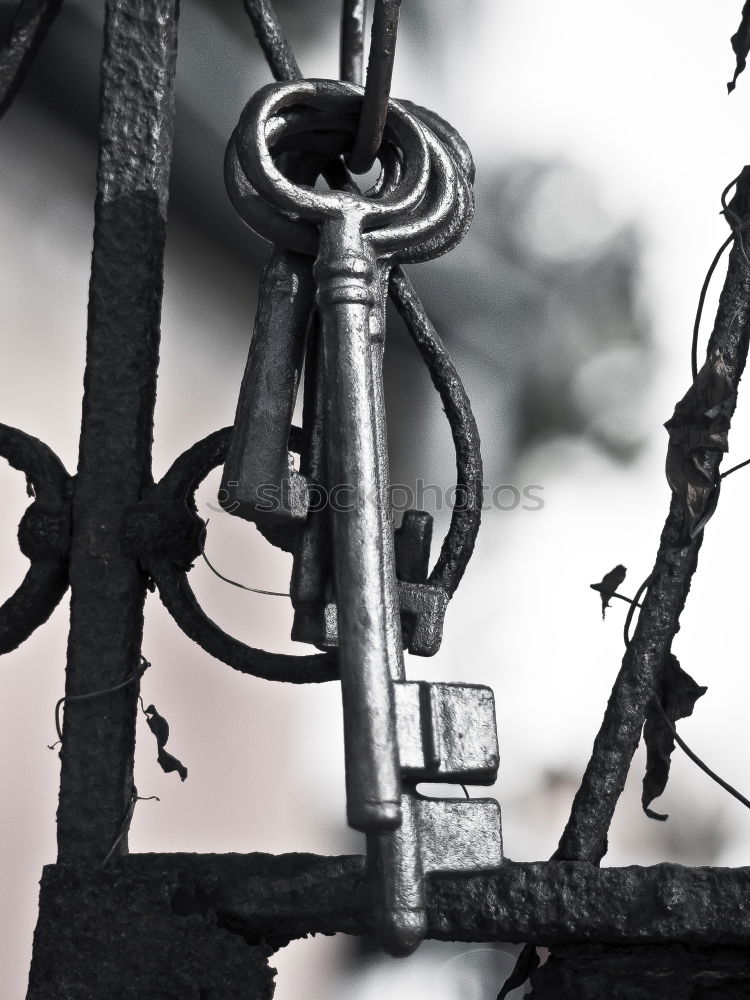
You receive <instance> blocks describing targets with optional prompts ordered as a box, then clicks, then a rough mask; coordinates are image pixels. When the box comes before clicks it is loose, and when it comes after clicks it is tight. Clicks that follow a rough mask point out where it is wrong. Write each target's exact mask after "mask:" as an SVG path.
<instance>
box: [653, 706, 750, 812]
mask: <svg viewBox="0 0 750 1000" xmlns="http://www.w3.org/2000/svg"><path fill="white" fill-rule="evenodd" d="M654 704H655V705H656V707H657V708H658V709H659V712H660V713H661V717H662V719H663V720H664V722H665V723H666V724H667V726H668V728H669V731H670V732H671V733H672V736H673V737H674V741H675V743H676V744H677V746H678V747H679V748H680V750H682V752H683V753H685V754H687V756H688V757H689V758H690V759H691V760H692V762H693V763H694V764H697V765H698V767H699V768H700V769H701V771H703V772H705V774H707V775H708V776H709V778H712V779H713V780H714V781H715V782H716V784H717V785H721V787H722V788H723V789H724V791H725V792H729V794H730V795H733V796H734V797H735V798H736V799H737V801H738V802H741V803H742V804H743V806H747V808H748V809H750V800H748V799H746V798H745V796H744V795H743V794H742V793H741V792H738V791H737V789H736V788H733V787H732V785H730V784H729V782H727V781H724V779H723V778H720V777H719V775H718V774H717V773H716V772H715V771H712V770H711V768H710V767H709V766H708V765H707V764H704V762H703V761H702V760H701V759H700V757H699V756H698V754H696V753H693V751H692V750H691V749H690V747H689V746H688V745H687V743H686V742H685V741H684V740H683V739H682V737H681V736H679V735H678V734H677V730H676V729H675V727H674V726H673V725H672V723H671V721H670V719H669V716H668V715H667V713H666V712H665V711H664V706H663V705H662V703H661V701H660V700H659V699H658V698H657V697H656V695H654Z"/></svg>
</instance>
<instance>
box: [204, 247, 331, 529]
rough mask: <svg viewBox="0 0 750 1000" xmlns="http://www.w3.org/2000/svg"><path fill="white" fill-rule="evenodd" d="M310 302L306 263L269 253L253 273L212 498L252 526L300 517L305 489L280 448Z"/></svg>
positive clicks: (304, 513)
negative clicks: (243, 352)
mask: <svg viewBox="0 0 750 1000" xmlns="http://www.w3.org/2000/svg"><path fill="white" fill-rule="evenodd" d="M314 296H315V284H314V281H313V276H312V270H311V267H310V261H309V258H307V257H303V256H302V255H301V254H297V253H293V252H291V251H286V250H275V251H274V252H273V253H272V254H271V256H270V257H269V259H268V262H267V263H266V265H265V267H264V269H263V273H262V275H261V280H260V286H259V289H258V310H257V314H256V319H255V329H254V330H253V336H252V340H251V342H250V350H249V352H248V356H247V366H246V368H245V374H244V376H243V379H242V386H241V388H240V396H239V402H238V404H237V413H236V415H235V419H234V429H233V432H232V437H231V440H230V444H229V450H228V453H227V457H226V461H225V463H224V472H223V475H222V480H221V490H222V493H221V494H220V496H221V500H222V507H223V508H224V509H225V510H226V511H228V513H230V514H234V515H236V516H237V517H243V518H245V519H246V520H249V521H257V522H259V523H260V524H274V523H279V522H282V523H284V522H295V521H296V522H301V521H303V520H304V519H305V518H306V516H307V507H308V498H307V486H306V483H305V480H304V478H303V477H302V476H301V475H300V474H299V473H298V472H296V471H294V469H293V468H292V467H291V465H290V459H289V451H288V444H289V430H290V428H291V425H292V414H293V412H294V403H295V399H296V395H297V386H298V383H299V376H300V370H301V368H302V359H303V356H304V348H305V336H306V333H307V325H308V323H309V319H310V313H311V311H312V306H313V301H314Z"/></svg>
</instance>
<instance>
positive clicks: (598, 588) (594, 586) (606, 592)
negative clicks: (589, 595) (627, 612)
mask: <svg viewBox="0 0 750 1000" xmlns="http://www.w3.org/2000/svg"><path fill="white" fill-rule="evenodd" d="M589 586H590V587H591V589H592V590H595V591H596V592H597V593H598V594H603V595H604V596H605V597H608V598H609V597H616V598H617V600H618V601H625V603H626V604H635V606H636V607H638V608H642V607H643V605H642V604H638V602H637V601H636V600H635V598H633V597H626V596H625V595H624V594H618V593H617V591H616V590H604V588H603V587H602V586H601V584H599V583H590V584H589Z"/></svg>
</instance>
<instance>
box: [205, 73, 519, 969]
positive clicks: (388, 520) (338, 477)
mask: <svg viewBox="0 0 750 1000" xmlns="http://www.w3.org/2000/svg"><path fill="white" fill-rule="evenodd" d="M361 102H362V91H361V89H359V88H357V87H355V86H353V85H350V84H346V83H336V82H333V81H330V80H304V81H298V82H291V83H282V84H272V85H269V86H267V87H265V88H263V89H262V90H261V91H259V92H258V93H257V94H256V95H255V96H254V97H253V98H252V100H251V101H250V102H249V103H248V105H247V106H246V108H245V110H244V111H243V113H242V116H241V118H240V121H239V124H238V126H237V128H236V129H235V132H234V134H233V135H232V138H231V141H230V143H229V147H228V150H227V157H226V164H225V176H226V183H227V188H228V191H229V194H230V197H231V199H232V203H233V205H234V207H235V209H236V210H237V212H238V213H239V214H240V216H241V217H242V218H243V219H244V220H245V221H246V222H247V223H248V225H249V226H250V227H251V228H252V229H253V230H255V231H256V232H257V233H259V234H260V235H261V236H263V237H265V238H266V239H267V240H269V241H270V242H271V243H272V244H273V245H274V250H273V252H272V253H271V256H270V258H269V260H268V262H267V264H266V266H265V269H264V271H263V275H262V278H261V285H260V291H259V300H258V311H257V316H256V322H255V329H254V333H253V339H252V342H251V346H250V352H249V356H248V363H247V368H246V370H245V374H244V378H243V381H242V387H241V390H240V398H239V403H238V406H237V414H236V418H235V424H234V430H233V434H232V439H231V443H230V447H229V451H228V454H227V459H226V463H225V466H224V473H223V479H222V504H223V506H224V507H225V509H226V510H228V511H229V512H231V513H233V514H235V515H237V516H240V517H243V518H245V519H247V520H250V521H254V522H255V523H256V524H257V525H258V527H259V528H260V530H261V531H262V532H263V533H264V534H265V535H266V537H268V538H269V539H270V540H271V541H273V542H274V543H276V544H279V545H281V546H282V547H283V548H285V549H287V550H288V551H291V552H292V554H293V557H294V568H293V573H292V583H291V597H292V602H293V605H294V626H293V631H292V636H293V638H295V639H297V640H299V641H302V642H308V643H311V644H313V645H315V646H317V647H319V648H321V649H334V648H335V649H337V650H338V663H339V671H340V678H341V688H342V697H343V710H344V741H345V755H346V786H347V818H348V822H349V824H350V825H351V826H352V827H354V828H355V829H357V830H361V831H363V832H365V833H366V834H367V855H368V869H369V872H370V879H371V884H372V891H373V908H374V920H375V929H376V932H377V934H378V937H379V939H380V941H381V943H382V944H383V946H384V947H385V948H387V949H388V950H389V951H391V952H392V953H394V954H407V953H409V952H410V951H412V950H413V949H414V948H415V947H417V945H418V944H419V942H420V941H421V940H422V938H423V937H424V936H425V933H426V931H427V927H426V908H425V877H426V876H427V875H429V874H439V873H451V874H452V873H457V872H464V873H474V872H480V871H488V870H492V869H493V868H496V867H497V866H498V865H499V864H500V863H501V861H502V840H501V828H500V814H499V807H498V805H497V803H496V802H495V800H493V799H472V800H463V799H439V798H428V797H425V796H423V795H421V794H419V793H418V792H417V791H416V785H417V783H418V782H437V781H439V782H455V783H462V782H468V783H471V784H492V782H493V781H494V780H495V777H496V774H497V767H498V747H497V735H496V724H495V713H494V700H493V695H492V692H491V690H490V689H489V688H486V687H481V686H477V685H467V684H438V683H430V682H427V681H416V682H414V681H412V682H410V681H407V680H406V678H405V671H404V648H405V647H406V648H407V649H408V650H409V651H410V652H412V653H416V654H419V655H423V656H429V655H431V654H433V653H435V652H436V651H437V648H438V647H439V644H440V639H441V636H442V624H443V617H444V614H445V609H446V606H447V603H448V594H447V593H446V592H445V590H443V589H442V588H440V587H437V586H431V585H430V584H429V583H428V582H427V563H428V560H429V545H430V538H431V518H430V516H429V515H428V514H426V513H424V512H419V511H411V512H408V513H407V515H405V517H404V521H403V524H402V526H401V528H400V529H398V531H397V532H396V533H395V535H396V537H395V540H394V529H393V517H392V511H391V507H390V500H389V474H388V446H387V433H386V421H385V407H384V399H383V378H382V372H383V350H384V342H385V309H386V301H387V293H388V283H389V275H390V272H391V269H392V268H393V267H394V266H395V265H396V264H401V263H412V262H418V261H427V260H430V259H433V258H435V257H437V256H439V255H440V254H443V253H445V252H447V251H448V250H450V249H451V248H452V247H454V246H456V244H457V243H458V242H459V241H460V240H461V239H462V237H463V236H464V235H465V233H466V231H467V229H468V227H469V224H470V222H471V217H472V213H473V193H472V180H473V168H472V161H471V156H470V154H469V152H468V149H467V148H466V146H465V144H464V142H463V140H462V139H461V138H460V136H459V135H458V134H457V133H456V132H455V131H454V130H453V129H452V128H451V127H450V126H449V125H448V124H447V123H446V122H444V121H443V120H442V119H440V118H439V117H438V116H437V115H434V114H433V113H431V112H429V111H426V110H425V109H422V108H419V107H417V106H415V105H411V104H408V103H406V102H396V101H390V102H389V104H388V113H387V117H386V121H385V128H384V132H383V140H382V144H381V146H380V149H379V152H378V157H379V161H380V167H381V170H380V176H379V178H378V180H377V181H376V183H375V184H374V185H373V187H372V188H371V189H370V190H368V191H367V192H365V193H364V194H362V193H360V192H359V190H358V188H357V187H356V185H355V184H354V183H353V182H352V180H351V179H350V178H349V176H348V174H347V173H346V171H345V170H344V168H343V161H342V159H341V157H342V156H344V155H346V154H347V153H348V152H349V151H350V150H351V148H352V145H353V142H354V139H355V136H356V132H357V126H358V121H359V112H360V106H361ZM319 178H325V181H326V182H327V183H321V182H319V181H318V179H319ZM303 367H304V373H305V375H304V404H303V427H302V434H301V443H300V462H299V471H297V470H296V469H295V467H294V464H293V461H292V458H291V456H290V451H289V445H290V434H291V433H292V414H293V410H294V406H295V400H296V395H297V389H298V384H299V382H300V378H301V373H302V371H303ZM320 497H325V498H327V503H325V504H321V503H320V502H319V499H320ZM397 552H398V555H399V558H398V559H397Z"/></svg>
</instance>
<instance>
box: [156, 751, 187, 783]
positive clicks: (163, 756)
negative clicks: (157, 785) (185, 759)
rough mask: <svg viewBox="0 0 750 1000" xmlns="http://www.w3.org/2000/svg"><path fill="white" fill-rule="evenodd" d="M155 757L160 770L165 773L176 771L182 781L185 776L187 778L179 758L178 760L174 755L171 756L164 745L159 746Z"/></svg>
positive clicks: (185, 769)
mask: <svg viewBox="0 0 750 1000" xmlns="http://www.w3.org/2000/svg"><path fill="white" fill-rule="evenodd" d="M156 759H157V761H158V762H159V764H160V765H161V769H162V771H164V772H165V774H169V772H170V771H177V773H178V774H179V776H180V779H181V780H182V781H184V780H185V778H187V775H188V773H187V768H186V767H185V765H184V764H183V763H182V761H181V760H178V759H177V758H176V757H173V756H172V754H171V753H170V752H169V751H168V750H165V749H164V747H159V753H158V754H157V757H156Z"/></svg>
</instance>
